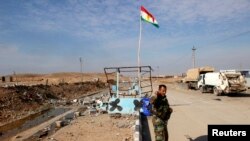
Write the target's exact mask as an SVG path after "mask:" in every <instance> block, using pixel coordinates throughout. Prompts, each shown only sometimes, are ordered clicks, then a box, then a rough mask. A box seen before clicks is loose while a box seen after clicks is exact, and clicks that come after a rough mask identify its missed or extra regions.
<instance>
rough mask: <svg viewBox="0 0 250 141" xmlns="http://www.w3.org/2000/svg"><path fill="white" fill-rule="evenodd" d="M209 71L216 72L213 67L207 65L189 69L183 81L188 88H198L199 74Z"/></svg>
mask: <svg viewBox="0 0 250 141" xmlns="http://www.w3.org/2000/svg"><path fill="white" fill-rule="evenodd" d="M208 72H214V68H213V67H209V66H205V67H199V68H192V69H189V70H188V71H187V73H186V77H185V78H184V79H183V80H182V81H183V83H185V85H186V86H187V88H188V89H195V90H196V89H198V88H199V87H197V83H198V80H199V76H200V75H201V74H206V73H208Z"/></svg>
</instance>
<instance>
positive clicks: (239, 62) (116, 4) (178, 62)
mask: <svg viewBox="0 0 250 141" xmlns="http://www.w3.org/2000/svg"><path fill="white" fill-rule="evenodd" d="M141 5H143V6H144V7H145V8H146V9H147V10H148V11H149V12H151V13H152V14H153V15H154V16H155V18H156V20H157V21H158V23H159V26H160V28H156V27H154V26H153V25H151V24H149V23H146V22H143V23H142V38H141V57H140V59H141V65H150V66H152V68H153V69H154V73H160V74H181V73H183V72H186V70H187V69H189V68H191V67H192V47H193V46H194V47H195V48H197V50H196V53H195V54H196V56H195V58H196V59H195V60H196V66H197V67H199V66H213V67H215V68H216V69H217V70H219V69H250V55H249V54H250V1H249V0H220V1H218V0H209V1H207V0H36V1H34V0H1V1H0V75H1V74H2V75H5V74H12V73H13V72H14V71H15V72H16V73H53V72H79V71H80V61H79V58H80V57H81V58H82V59H83V71H84V72H103V68H104V67H114V66H136V65H137V48H138V40H139V31H140V30H139V29H140V6H141Z"/></svg>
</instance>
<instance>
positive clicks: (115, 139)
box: [44, 114, 135, 141]
mask: <svg viewBox="0 0 250 141" xmlns="http://www.w3.org/2000/svg"><path fill="white" fill-rule="evenodd" d="M134 124H135V120H134V117H133V116H130V117H119V118H114V117H110V116H109V115H107V114H100V115H98V116H91V115H88V116H83V117H78V119H76V120H74V121H72V123H71V124H70V125H68V126H66V127H64V128H61V129H60V130H58V131H57V132H56V133H54V134H53V135H52V136H50V137H46V138H45V139H44V140H46V141H47V140H48V141H49V140H54V141H83V140H86V141H99V140H104V141H132V140H133V138H132V135H133V130H132V129H133V125H134Z"/></svg>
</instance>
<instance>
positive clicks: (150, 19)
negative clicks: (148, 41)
mask: <svg viewBox="0 0 250 141" xmlns="http://www.w3.org/2000/svg"><path fill="white" fill-rule="evenodd" d="M141 19H142V20H143V21H146V22H148V23H151V24H153V25H154V26H155V27H157V28H159V25H158V22H157V21H156V19H155V17H154V16H153V15H152V14H151V13H149V12H148V10H147V9H146V8H144V7H143V6H141Z"/></svg>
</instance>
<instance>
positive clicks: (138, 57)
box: [137, 15, 142, 97]
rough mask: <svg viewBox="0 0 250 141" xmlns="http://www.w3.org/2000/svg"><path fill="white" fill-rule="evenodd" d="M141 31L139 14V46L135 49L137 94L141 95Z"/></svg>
mask: <svg viewBox="0 0 250 141" xmlns="http://www.w3.org/2000/svg"><path fill="white" fill-rule="evenodd" d="M141 32H142V22H141V15H140V34H139V46H138V51H137V53H138V54H137V65H138V85H139V86H138V88H139V94H140V97H141V74H140V65H141V62H140V50H141Z"/></svg>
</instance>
